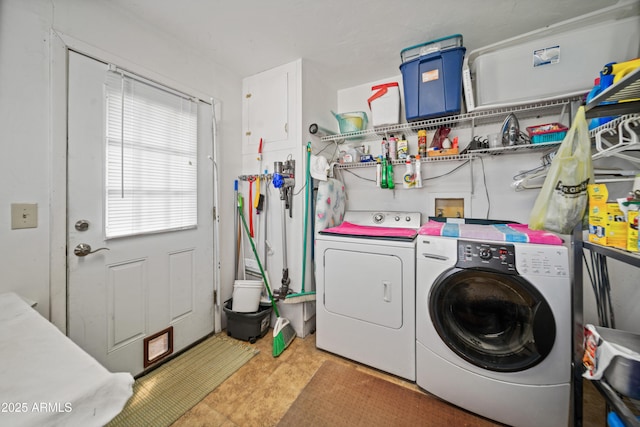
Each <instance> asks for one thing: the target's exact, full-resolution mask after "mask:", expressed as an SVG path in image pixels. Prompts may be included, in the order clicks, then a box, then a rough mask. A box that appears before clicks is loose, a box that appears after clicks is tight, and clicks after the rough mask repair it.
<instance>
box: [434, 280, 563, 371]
mask: <svg viewBox="0 0 640 427" xmlns="http://www.w3.org/2000/svg"><path fill="white" fill-rule="evenodd" d="M429 310H430V315H431V321H432V322H433V325H434V327H435V329H436V331H437V332H438V334H439V335H440V338H442V340H443V341H444V342H445V343H446V344H447V346H449V348H450V349H451V350H453V351H454V352H455V353H456V354H457V355H459V356H460V357H462V358H463V359H465V360H466V361H468V362H469V363H472V364H473V365H476V366H479V367H481V368H484V369H488V370H492V371H498V372H516V371H523V370H526V369H528V368H530V367H532V366H535V365H537V364H538V363H540V362H541V361H542V360H544V358H545V357H546V356H547V355H548V354H549V353H550V352H551V349H552V347H553V343H554V341H555V337H556V326H555V319H554V317H553V313H552V312H551V308H550V307H549V304H548V303H547V302H546V301H545V299H544V298H543V296H542V294H540V292H539V291H538V290H537V289H536V288H535V287H534V286H533V285H531V284H530V283H529V282H528V281H526V280H525V279H523V278H522V277H520V276H517V275H507V274H500V273H495V272H490V271H480V270H469V269H459V268H453V269H451V270H448V271H446V272H444V273H443V274H441V275H440V277H438V279H436V282H435V283H434V284H433V286H432V288H431V292H430V296H429Z"/></svg>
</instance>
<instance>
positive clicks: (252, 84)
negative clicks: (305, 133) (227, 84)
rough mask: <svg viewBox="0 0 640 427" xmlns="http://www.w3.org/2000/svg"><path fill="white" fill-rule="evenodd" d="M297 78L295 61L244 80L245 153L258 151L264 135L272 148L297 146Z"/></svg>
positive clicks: (243, 142) (243, 120)
mask: <svg viewBox="0 0 640 427" xmlns="http://www.w3.org/2000/svg"><path fill="white" fill-rule="evenodd" d="M296 81H297V69H296V66H295V63H292V64H287V65H284V66H281V67H277V68H274V69H271V70H268V71H265V72H263V73H260V74H256V75H254V76H251V77H247V78H246V79H244V80H243V85H242V86H243V104H242V105H243V111H242V122H243V123H242V128H243V141H242V152H243V154H253V153H257V152H258V148H259V145H260V139H261V138H262V139H263V144H268V146H269V150H281V149H286V148H291V147H294V146H295V135H294V133H295V132H294V130H295V129H294V126H295V125H294V123H295V120H296V119H295V106H296V105H297V98H296Z"/></svg>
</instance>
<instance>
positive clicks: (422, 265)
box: [416, 235, 572, 427]
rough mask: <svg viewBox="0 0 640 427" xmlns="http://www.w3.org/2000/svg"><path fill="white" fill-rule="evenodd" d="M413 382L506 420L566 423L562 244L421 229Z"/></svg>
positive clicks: (567, 318)
mask: <svg viewBox="0 0 640 427" xmlns="http://www.w3.org/2000/svg"><path fill="white" fill-rule="evenodd" d="M417 240H418V241H417V245H416V383H417V384H418V386H420V387H421V388H423V389H424V390H426V391H428V392H430V393H432V394H434V395H436V396H438V397H440V398H442V399H444V400H446V401H448V402H450V403H452V404H454V405H457V406H459V407H461V408H464V409H466V410H469V411H471V412H474V413H476V414H479V415H482V416H484V417H487V418H490V419H493V420H495V421H499V422H501V423H505V424H508V425H511V426H519V427H520V426H522V427H526V426H531V427H546V426H548V427H552V426H553V427H558V426H567V425H568V422H569V413H570V398H571V361H572V353H571V351H572V350H571V349H572V345H571V343H572V338H571V329H572V328H571V321H572V320H571V286H570V285H571V281H570V273H569V265H568V262H569V260H568V251H567V248H565V247H564V246H561V245H542V244H530V243H508V242H503V241H482V240H475V239H461V238H451V237H442V236H424V235H419V236H418V239H417Z"/></svg>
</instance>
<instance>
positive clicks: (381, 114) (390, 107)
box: [367, 82, 400, 127]
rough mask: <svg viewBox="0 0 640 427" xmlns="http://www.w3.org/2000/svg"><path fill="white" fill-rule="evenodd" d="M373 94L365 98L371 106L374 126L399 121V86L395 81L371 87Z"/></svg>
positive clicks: (393, 123) (392, 123)
mask: <svg viewBox="0 0 640 427" xmlns="http://www.w3.org/2000/svg"><path fill="white" fill-rule="evenodd" d="M371 90H372V91H373V94H372V95H371V97H370V98H369V99H368V100H367V101H368V102H369V108H371V123H372V124H373V126H374V127H380V126H389V125H396V124H398V123H400V88H399V85H398V83H397V82H391V83H384V84H380V85H376V86H373V87H372V88H371Z"/></svg>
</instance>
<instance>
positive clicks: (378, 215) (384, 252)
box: [315, 211, 420, 381]
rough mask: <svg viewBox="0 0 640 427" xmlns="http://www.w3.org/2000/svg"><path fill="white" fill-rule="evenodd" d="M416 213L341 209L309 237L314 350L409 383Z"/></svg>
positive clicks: (412, 376)
mask: <svg viewBox="0 0 640 427" xmlns="http://www.w3.org/2000/svg"><path fill="white" fill-rule="evenodd" d="M419 227H420V213H405V212H368V211H347V212H346V213H345V217H344V222H343V224H341V226H339V227H335V228H332V229H328V230H324V231H322V232H320V233H321V234H319V235H318V236H317V238H316V252H315V256H316V294H317V297H316V298H317V301H316V346H317V347H318V348H321V349H324V350H327V351H330V352H332V353H335V354H338V355H340V356H343V357H346V358H349V359H352V360H355V361H357V362H360V363H363V364H365V365H369V366H372V367H374V368H377V369H380V370H382V371H385V372H388V373H391V374H394V375H397V376H399V377H403V378H406V379H408V380H411V381H415V344H416V342H415V262H416V255H415V237H416V235H417V231H418V228H419Z"/></svg>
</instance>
